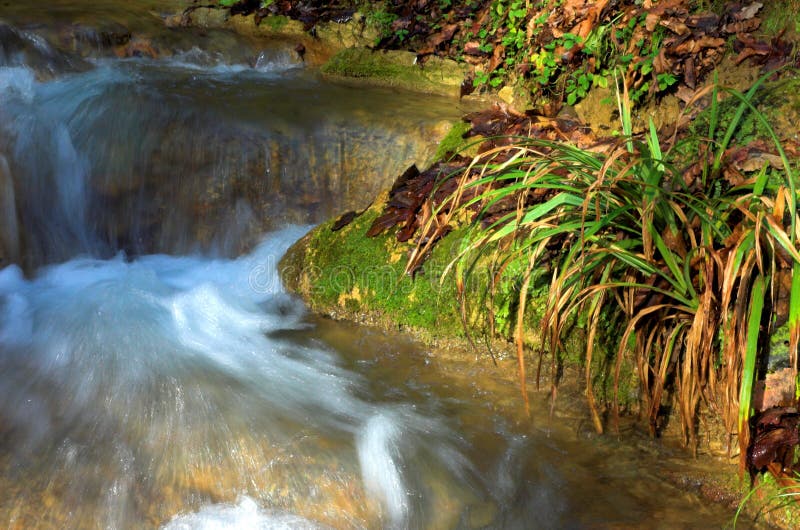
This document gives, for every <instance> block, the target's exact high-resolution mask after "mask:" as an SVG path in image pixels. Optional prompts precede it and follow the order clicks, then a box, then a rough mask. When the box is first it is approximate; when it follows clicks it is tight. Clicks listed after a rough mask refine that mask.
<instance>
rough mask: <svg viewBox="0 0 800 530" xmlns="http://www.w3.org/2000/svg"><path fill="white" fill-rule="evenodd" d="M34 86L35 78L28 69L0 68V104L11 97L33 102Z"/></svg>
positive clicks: (16, 67)
mask: <svg viewBox="0 0 800 530" xmlns="http://www.w3.org/2000/svg"><path fill="white" fill-rule="evenodd" d="M35 86H36V77H35V74H34V73H33V70H31V69H30V68H26V67H24V66H14V67H0V102H3V101H4V100H8V99H11V98H12V97H18V98H21V99H22V100H23V101H26V102H30V101H32V100H33V96H34V93H35V90H34V89H35Z"/></svg>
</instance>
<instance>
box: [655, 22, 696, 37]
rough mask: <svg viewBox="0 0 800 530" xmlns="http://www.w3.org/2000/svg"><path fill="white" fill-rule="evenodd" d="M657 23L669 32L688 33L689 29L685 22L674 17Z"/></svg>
mask: <svg viewBox="0 0 800 530" xmlns="http://www.w3.org/2000/svg"><path fill="white" fill-rule="evenodd" d="M659 24H660V25H661V26H664V27H665V28H667V29H668V30H670V31H671V32H673V33H675V34H677V35H681V36H683V35H686V34H688V33H689V31H690V30H689V27H688V26H687V25H686V24H684V23H683V22H681V21H679V20H676V19H674V18H670V19H667V20H662V21H661V22H659Z"/></svg>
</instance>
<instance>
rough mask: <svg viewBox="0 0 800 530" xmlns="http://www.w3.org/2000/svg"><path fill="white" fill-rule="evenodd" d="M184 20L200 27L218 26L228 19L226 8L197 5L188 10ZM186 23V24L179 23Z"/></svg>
mask: <svg viewBox="0 0 800 530" xmlns="http://www.w3.org/2000/svg"><path fill="white" fill-rule="evenodd" d="M185 17H186V19H187V20H186V22H187V23H188V24H191V25H193V26H197V27H200V28H219V27H222V26H223V25H224V24H225V23H226V22H227V21H228V10H227V9H219V8H216V7H198V8H196V9H192V10H191V11H188V12H187V13H186V15H185ZM181 25H187V24H181Z"/></svg>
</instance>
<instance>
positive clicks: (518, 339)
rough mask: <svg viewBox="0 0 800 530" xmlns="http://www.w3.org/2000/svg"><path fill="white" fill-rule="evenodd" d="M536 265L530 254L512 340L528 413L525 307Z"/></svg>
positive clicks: (527, 413)
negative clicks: (514, 344) (515, 349)
mask: <svg viewBox="0 0 800 530" xmlns="http://www.w3.org/2000/svg"><path fill="white" fill-rule="evenodd" d="M535 266H536V261H535V259H534V255H533V254H530V255H529V258H528V266H527V268H526V270H525V275H524V277H523V280H522V287H521V288H520V293H519V305H518V306H517V325H516V329H515V330H514V342H515V343H516V347H517V370H518V371H519V385H520V392H522V400H523V402H524V403H525V414H526V415H530V413H531V411H530V402H529V400H528V387H527V378H526V376H525V307H526V306H527V302H528V288H529V287H530V285H531V276H532V275H533V269H534V267H535Z"/></svg>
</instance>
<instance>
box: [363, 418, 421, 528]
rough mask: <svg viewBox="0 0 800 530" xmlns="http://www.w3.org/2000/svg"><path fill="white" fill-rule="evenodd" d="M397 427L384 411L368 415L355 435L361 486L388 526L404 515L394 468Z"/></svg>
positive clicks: (404, 500) (403, 497) (405, 498)
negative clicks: (361, 480)
mask: <svg viewBox="0 0 800 530" xmlns="http://www.w3.org/2000/svg"><path fill="white" fill-rule="evenodd" d="M400 434H401V432H400V429H399V425H398V423H397V422H396V421H394V420H393V419H392V418H391V417H390V416H389V415H388V414H387V413H383V412H382V413H378V414H376V415H375V416H373V417H371V418H370V419H369V420H368V421H367V423H366V425H365V426H364V428H363V430H362V431H361V432H360V433H359V436H358V442H357V444H358V461H359V464H360V466H361V475H362V478H363V481H364V486H365V487H366V488H367V491H368V492H369V494H370V495H371V496H372V497H373V498H375V499H378V500H379V501H380V502H381V505H382V507H383V509H384V510H385V511H386V513H387V515H388V518H389V522H390V524H391V526H392V527H397V526H399V525H400V524H401V523H402V522H403V521H405V520H406V518H407V516H408V509H409V506H408V495H407V494H406V487H405V484H404V483H403V477H402V475H401V474H400V470H399V469H398V463H397V459H398V458H399V456H400V451H399V447H398V444H399V438H400Z"/></svg>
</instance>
